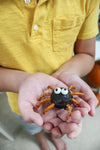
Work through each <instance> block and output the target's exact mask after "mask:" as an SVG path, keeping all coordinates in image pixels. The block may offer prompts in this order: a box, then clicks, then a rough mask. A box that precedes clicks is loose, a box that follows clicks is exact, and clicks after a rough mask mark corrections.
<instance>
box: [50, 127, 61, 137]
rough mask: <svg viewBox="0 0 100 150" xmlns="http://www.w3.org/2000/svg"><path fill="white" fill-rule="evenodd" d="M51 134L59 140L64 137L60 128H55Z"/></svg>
mask: <svg viewBox="0 0 100 150" xmlns="http://www.w3.org/2000/svg"><path fill="white" fill-rule="evenodd" d="M51 133H52V135H53V136H55V137H56V138H59V137H61V136H62V133H61V130H60V129H59V128H58V127H55V128H53V129H52V130H51Z"/></svg>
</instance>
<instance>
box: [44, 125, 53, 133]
mask: <svg viewBox="0 0 100 150" xmlns="http://www.w3.org/2000/svg"><path fill="white" fill-rule="evenodd" d="M44 129H45V131H46V132H48V133H50V132H51V130H52V129H53V125H52V123H49V122H47V123H45V124H44Z"/></svg>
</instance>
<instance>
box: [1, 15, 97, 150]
mask: <svg viewBox="0 0 100 150" xmlns="http://www.w3.org/2000/svg"><path fill="white" fill-rule="evenodd" d="M99 18H100V15H99ZM98 24H99V31H100V19H99V23H98ZM99 59H100V33H99V34H98V36H97V38H96V56H95V60H99ZM99 77H100V76H99ZM45 135H46V137H47V141H48V144H49V145H50V148H51V149H52V150H55V147H54V146H53V144H52V143H51V142H50V140H49V138H48V135H47V134H45ZM63 139H64V140H65V142H67V143H68V149H69V150H84V149H85V150H100V106H99V107H98V108H96V115H95V117H93V118H92V117H90V116H87V117H85V118H84V119H83V129H82V133H81V134H80V136H79V137H78V138H77V139H74V140H70V139H68V138H67V137H66V136H64V137H63ZM0 150H39V147H38V142H37V141H36V139H35V137H33V136H30V135H28V133H26V131H24V130H23V129H22V128H21V126H20V125H19V122H18V121H17V120H16V118H15V116H14V115H13V113H12V112H11V110H10V107H9V105H8V101H7V97H6V94H5V93H3V92H2V93H0Z"/></svg>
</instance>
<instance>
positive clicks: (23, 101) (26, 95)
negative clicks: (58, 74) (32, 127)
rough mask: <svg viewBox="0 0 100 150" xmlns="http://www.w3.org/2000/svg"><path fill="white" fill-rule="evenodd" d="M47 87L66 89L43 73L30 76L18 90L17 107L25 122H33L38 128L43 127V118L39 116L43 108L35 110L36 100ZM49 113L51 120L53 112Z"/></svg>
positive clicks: (59, 82) (53, 115)
mask: <svg viewBox="0 0 100 150" xmlns="http://www.w3.org/2000/svg"><path fill="white" fill-rule="evenodd" d="M48 85H52V86H55V87H56V86H57V87H58V86H59V87H62V86H64V87H66V85H65V84H64V83H62V82H61V81H59V80H57V79H56V78H54V77H52V76H49V75H46V74H43V73H35V74H32V75H30V76H28V77H27V79H26V80H25V81H24V82H23V83H22V85H21V87H20V90H19V98H18V106H19V109H20V112H21V115H22V117H23V119H24V120H25V121H26V122H34V123H36V124H37V125H39V126H42V125H43V117H42V116H41V115H40V114H42V112H43V110H44V108H43V107H41V108H39V109H36V104H37V103H38V101H37V98H38V97H39V96H40V95H41V94H43V91H44V89H46V88H47V86H48ZM50 113H52V115H51V114H50V115H51V118H52V119H53V118H54V117H56V113H55V111H53V110H51V111H50ZM48 115H49V112H48ZM59 120H60V119H58V121H59Z"/></svg>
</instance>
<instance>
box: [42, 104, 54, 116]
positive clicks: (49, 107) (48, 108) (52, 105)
mask: <svg viewBox="0 0 100 150" xmlns="http://www.w3.org/2000/svg"><path fill="white" fill-rule="evenodd" d="M54 106H55V104H54V103H52V104H51V105H49V106H48V107H47V108H46V109H45V110H44V111H43V114H44V115H45V113H46V112H47V111H49V110H50V109H52V108H53V107H54Z"/></svg>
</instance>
